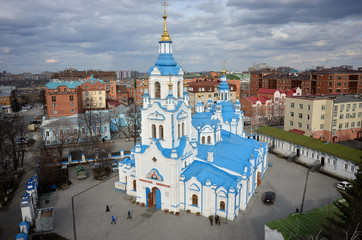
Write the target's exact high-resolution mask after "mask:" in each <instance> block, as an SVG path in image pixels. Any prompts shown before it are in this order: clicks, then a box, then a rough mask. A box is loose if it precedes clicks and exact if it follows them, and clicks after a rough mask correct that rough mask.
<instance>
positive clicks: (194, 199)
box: [192, 194, 199, 206]
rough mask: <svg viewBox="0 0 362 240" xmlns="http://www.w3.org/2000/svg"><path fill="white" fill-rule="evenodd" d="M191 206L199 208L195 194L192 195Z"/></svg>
mask: <svg viewBox="0 0 362 240" xmlns="http://www.w3.org/2000/svg"><path fill="white" fill-rule="evenodd" d="M192 205H194V206H199V204H198V197H197V195H196V194H194V195H192Z"/></svg>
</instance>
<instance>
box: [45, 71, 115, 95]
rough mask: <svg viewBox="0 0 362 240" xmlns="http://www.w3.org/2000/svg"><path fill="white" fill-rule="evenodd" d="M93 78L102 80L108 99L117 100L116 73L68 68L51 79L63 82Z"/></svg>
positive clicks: (53, 75) (54, 74)
mask: <svg viewBox="0 0 362 240" xmlns="http://www.w3.org/2000/svg"><path fill="white" fill-rule="evenodd" d="M91 76H93V77H94V78H97V79H102V80H103V82H104V84H105V85H106V86H105V90H106V98H107V99H114V100H116V99H117V91H116V90H117V82H116V72H115V71H99V70H86V71H78V70H77V69H74V68H68V69H66V70H63V71H59V72H58V73H53V74H52V77H51V79H59V80H61V81H81V80H84V79H89V78H90V77H91Z"/></svg>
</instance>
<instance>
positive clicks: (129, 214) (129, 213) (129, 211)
mask: <svg viewBox="0 0 362 240" xmlns="http://www.w3.org/2000/svg"><path fill="white" fill-rule="evenodd" d="M129 218H130V219H132V216H131V210H128V215H127V220H128V219H129Z"/></svg>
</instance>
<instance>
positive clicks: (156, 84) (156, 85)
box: [155, 82, 161, 98]
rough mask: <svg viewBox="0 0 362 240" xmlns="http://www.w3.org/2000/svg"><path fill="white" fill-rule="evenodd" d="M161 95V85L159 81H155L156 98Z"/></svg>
mask: <svg viewBox="0 0 362 240" xmlns="http://www.w3.org/2000/svg"><path fill="white" fill-rule="evenodd" d="M160 97H161V85H160V83H159V82H155V98H160Z"/></svg>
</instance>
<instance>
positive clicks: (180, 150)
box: [156, 136, 187, 158]
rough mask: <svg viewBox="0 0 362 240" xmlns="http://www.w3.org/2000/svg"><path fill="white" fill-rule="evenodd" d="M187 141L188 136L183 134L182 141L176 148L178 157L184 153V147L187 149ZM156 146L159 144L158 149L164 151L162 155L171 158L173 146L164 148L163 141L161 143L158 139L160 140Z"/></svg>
mask: <svg viewBox="0 0 362 240" xmlns="http://www.w3.org/2000/svg"><path fill="white" fill-rule="evenodd" d="M186 141H187V138H186V136H183V137H182V138H181V141H180V143H179V145H178V147H177V148H175V150H176V153H177V157H180V156H181V155H182V154H183V152H184V149H185V147H186ZM156 146H157V148H158V150H159V151H160V152H161V153H162V155H163V156H164V157H166V158H171V153H172V150H173V149H171V148H163V147H162V145H161V143H160V141H158V142H157V143H156Z"/></svg>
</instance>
